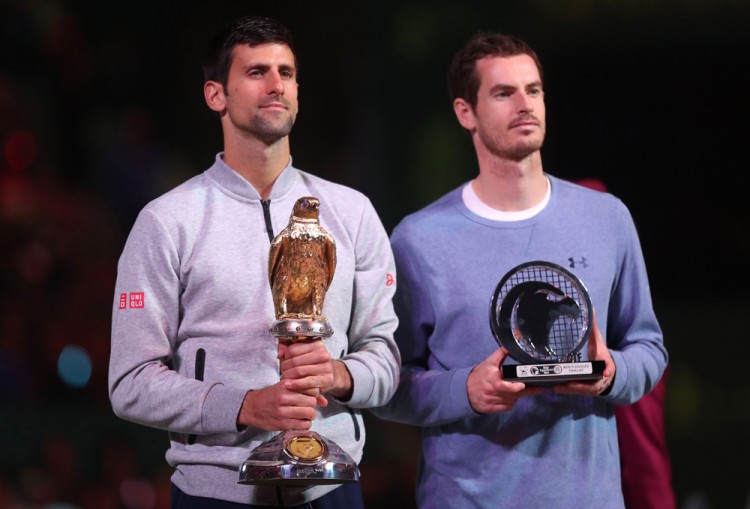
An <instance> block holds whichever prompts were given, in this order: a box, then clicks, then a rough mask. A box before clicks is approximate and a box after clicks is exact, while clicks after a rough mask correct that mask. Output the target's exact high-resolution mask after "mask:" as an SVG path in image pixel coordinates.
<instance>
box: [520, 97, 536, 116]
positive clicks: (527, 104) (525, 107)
mask: <svg viewBox="0 0 750 509" xmlns="http://www.w3.org/2000/svg"><path fill="white" fill-rule="evenodd" d="M516 102H517V104H516V107H517V108H518V111H519V112H523V113H530V112H532V111H534V102H533V100H532V98H531V97H529V95H528V94H518V96H517V100H516Z"/></svg>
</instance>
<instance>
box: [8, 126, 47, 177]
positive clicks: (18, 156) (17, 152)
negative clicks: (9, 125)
mask: <svg viewBox="0 0 750 509" xmlns="http://www.w3.org/2000/svg"><path fill="white" fill-rule="evenodd" d="M38 148H39V145H38V143H37V141H36V137H35V136H34V134H33V133H32V132H31V131H29V130H28V129H23V130H21V131H16V132H15V133H13V134H11V135H10V137H9V138H8V140H7V141H6V142H5V147H4V152H5V160H6V161H8V166H9V167H10V169H11V170H12V171H14V172H22V171H24V170H25V169H27V168H28V167H29V166H31V164H32V163H33V162H34V161H35V160H36V156H37V153H38Z"/></svg>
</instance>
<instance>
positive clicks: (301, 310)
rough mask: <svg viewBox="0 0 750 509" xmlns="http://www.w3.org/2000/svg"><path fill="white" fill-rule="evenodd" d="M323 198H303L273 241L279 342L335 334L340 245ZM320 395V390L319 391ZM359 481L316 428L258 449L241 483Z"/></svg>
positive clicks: (343, 456) (274, 331) (347, 459)
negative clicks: (333, 289)
mask: <svg viewBox="0 0 750 509" xmlns="http://www.w3.org/2000/svg"><path fill="white" fill-rule="evenodd" d="M319 206H320V202H319V201H318V199H317V198H314V197H309V196H308V197H303V198H300V199H298V200H297V202H296V203H295V204H294V209H293V211H292V215H291V217H290V219H289V225H288V226H287V227H286V228H284V229H283V230H282V231H281V233H279V234H278V235H277V236H276V237H275V238H274V240H273V242H272V243H271V248H270V252H269V256H268V278H269V282H270V285H271V291H272V294H273V302H274V310H275V313H276V321H275V322H274V323H273V325H272V327H271V330H270V332H271V334H273V335H274V336H275V337H276V339H277V340H278V341H279V342H280V343H284V344H290V343H295V342H297V341H319V340H322V339H324V338H328V337H330V336H331V335H332V334H333V329H332V328H331V325H330V323H329V322H328V320H327V319H326V318H325V317H324V316H323V315H322V310H323V302H324V299H325V294H326V291H327V290H328V287H329V286H330V284H331V282H332V281H333V275H334V272H335V270H336V244H335V241H334V239H333V237H332V236H331V235H330V234H329V233H328V232H327V231H325V230H324V229H323V228H322V227H321V226H320V223H319V220H318V209H319ZM316 395H319V394H316ZM357 480H359V470H358V467H357V464H356V462H355V461H354V460H353V459H352V458H351V457H349V455H348V454H347V453H346V452H345V451H344V450H343V449H341V448H340V447H339V446H338V445H337V444H335V443H334V442H333V441H331V440H328V439H326V438H323V437H322V436H321V435H319V434H318V433H316V432H314V431H311V430H286V431H282V432H281V433H279V434H278V435H276V436H275V437H273V438H272V439H271V440H268V441H266V442H264V443H262V444H261V445H259V446H258V447H257V448H255V449H254V450H253V451H252V452H251V454H250V457H248V459H247V460H245V462H244V463H243V464H242V466H241V467H240V480H239V482H240V483H241V484H276V485H311V484H342V483H347V482H355V481H357Z"/></svg>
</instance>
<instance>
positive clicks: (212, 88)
mask: <svg viewBox="0 0 750 509" xmlns="http://www.w3.org/2000/svg"><path fill="white" fill-rule="evenodd" d="M203 96H204V97H205V98H206V104H207V105H208V107H209V108H211V109H212V110H214V111H217V112H219V113H221V112H222V111H224V109H225V108H226V102H227V100H226V96H225V95H224V86H223V85H222V84H221V83H219V82H217V81H207V82H205V83H204V84H203Z"/></svg>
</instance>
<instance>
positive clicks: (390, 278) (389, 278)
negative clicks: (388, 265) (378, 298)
mask: <svg viewBox="0 0 750 509" xmlns="http://www.w3.org/2000/svg"><path fill="white" fill-rule="evenodd" d="M395 282H396V278H395V277H393V274H386V275H385V286H393V284H394V283H395Z"/></svg>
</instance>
